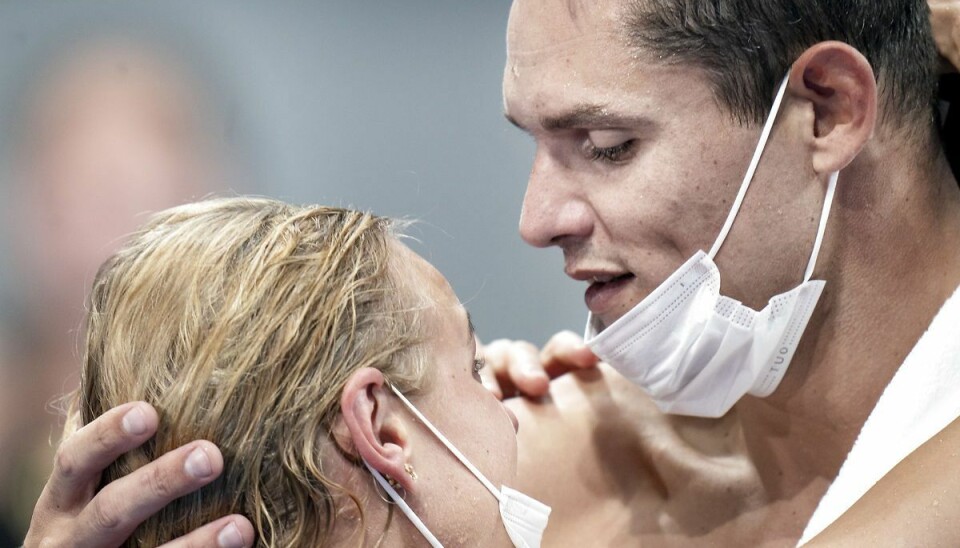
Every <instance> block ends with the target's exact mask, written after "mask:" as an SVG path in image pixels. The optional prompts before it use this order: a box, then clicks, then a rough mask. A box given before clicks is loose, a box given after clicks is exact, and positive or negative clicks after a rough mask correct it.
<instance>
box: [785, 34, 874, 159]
mask: <svg viewBox="0 0 960 548" xmlns="http://www.w3.org/2000/svg"><path fill="white" fill-rule="evenodd" d="M788 90H789V92H790V93H791V95H793V96H794V97H797V98H800V99H804V100H807V101H809V102H810V103H811V104H812V105H813V112H814V119H813V125H812V126H813V127H811V128H810V145H811V148H812V153H813V154H812V161H813V169H814V171H816V172H817V173H820V174H827V173H832V172H834V171H840V170H841V169H843V168H844V167H846V166H847V165H848V164H849V163H850V162H851V161H853V159H854V158H856V156H857V154H859V153H860V150H861V149H862V148H863V146H864V145H865V144H866V143H867V141H868V140H869V139H870V137H871V136H872V135H873V130H874V127H875V126H876V122H877V103H878V97H877V82H876V78H875V76H874V74H873V68H872V67H871V66H870V63H869V62H868V61H867V59H866V57H864V56H863V54H861V53H860V52H859V51H857V50H856V49H855V48H853V47H851V46H850V45H848V44H845V43H843V42H820V43H819V44H816V45H814V46H812V47H810V48H809V49H807V50H806V51H805V52H803V54H802V55H801V56H800V58H799V59H797V61H796V62H795V63H794V64H793V68H792V69H791V71H790V82H789V84H788Z"/></svg>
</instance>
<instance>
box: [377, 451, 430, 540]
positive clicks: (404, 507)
mask: <svg viewBox="0 0 960 548" xmlns="http://www.w3.org/2000/svg"><path fill="white" fill-rule="evenodd" d="M363 465H364V466H366V467H367V470H370V473H371V474H373V479H375V480H377V483H379V484H380V487H383V490H384V491H386V492H387V495H389V496H390V498H391V499H393V502H394V503H395V504H396V505H397V506H398V507H399V508H400V511H401V512H403V515H405V516H407V519H409V520H410V523H412V524H413V526H414V527H416V528H417V531H420V534H421V535H423V538H425V539H427V542H429V543H430V546H431V547H432V548H443V545H442V544H440V541H439V540H437V537H435V536H433V533H431V532H430V529H427V526H426V525H424V523H423V520H421V519H420V518H419V517H417V514H416V513H414V511H413V508H410V505H409V504H407V501H405V500H403V497H401V496H400V494H399V493H397V491H396V490H395V489H394V488H393V487H390V484H389V483H388V482H387V480H386V479H384V477H383V476H382V475H381V474H380V472H377V471H376V470H374V468H373V467H372V466H370V464H369V463H368V462H367V461H363Z"/></svg>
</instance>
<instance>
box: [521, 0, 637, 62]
mask: <svg viewBox="0 0 960 548" xmlns="http://www.w3.org/2000/svg"><path fill="white" fill-rule="evenodd" d="M621 2H622V0H595V1H584V0H515V1H514V3H513V6H512V8H511V10H510V21H509V23H508V26H507V47H508V49H509V51H510V53H513V54H517V55H523V54H525V53H527V52H530V51H537V50H542V49H544V48H549V47H551V46H553V45H556V44H557V43H558V42H565V41H568V40H578V39H579V40H584V39H593V40H596V39H599V38H602V39H603V40H606V41H609V40H610V38H611V37H614V36H617V35H618V25H617V23H616V21H617V17H616V14H617V13H618V12H619V6H620V4H621Z"/></svg>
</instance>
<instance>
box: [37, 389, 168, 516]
mask: <svg viewBox="0 0 960 548" xmlns="http://www.w3.org/2000/svg"><path fill="white" fill-rule="evenodd" d="M157 420H158V419H157V412H156V411H155V410H154V409H153V407H151V406H150V405H149V404H147V403H145V402H131V403H126V404H123V405H120V406H117V407H114V408H113V409H111V410H109V411H107V412H106V413H104V414H103V415H101V416H100V417H99V418H97V419H96V420H94V421H93V422H91V423H90V424H88V425H86V426H84V427H83V428H81V429H79V430H77V431H76V432H74V433H73V434H72V435H71V436H69V437H68V438H67V439H65V440H63V443H61V444H60V447H59V449H58V450H57V457H56V460H55V461H54V465H53V472H52V474H51V475H50V480H49V481H48V482H47V488H46V493H45V494H46V495H47V496H48V497H49V498H50V500H49V502H50V503H51V504H53V505H54V506H55V507H56V508H67V507H70V506H73V505H75V504H77V503H80V502H82V501H85V500H87V499H89V498H90V497H91V496H92V495H93V490H94V489H95V488H96V485H97V483H99V481H100V473H101V472H102V471H103V470H104V469H105V468H106V467H107V466H109V465H110V463H111V462H113V461H115V460H117V458H118V457H119V456H120V455H122V454H124V453H126V452H127V451H129V450H131V449H133V448H134V447H137V446H139V445H140V444H142V443H143V442H145V441H147V440H148V439H149V438H150V437H151V436H153V434H154V433H155V432H156V431H157Z"/></svg>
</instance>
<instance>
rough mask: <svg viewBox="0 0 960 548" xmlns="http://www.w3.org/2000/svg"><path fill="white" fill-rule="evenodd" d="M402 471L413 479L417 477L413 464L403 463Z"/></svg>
mask: <svg viewBox="0 0 960 548" xmlns="http://www.w3.org/2000/svg"><path fill="white" fill-rule="evenodd" d="M403 471H404V472H406V473H407V475H409V476H410V477H411V478H413V479H414V480H415V479H417V472H416V471H415V470H414V469H413V465H411V464H410V463H405V464H404V465H403Z"/></svg>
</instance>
